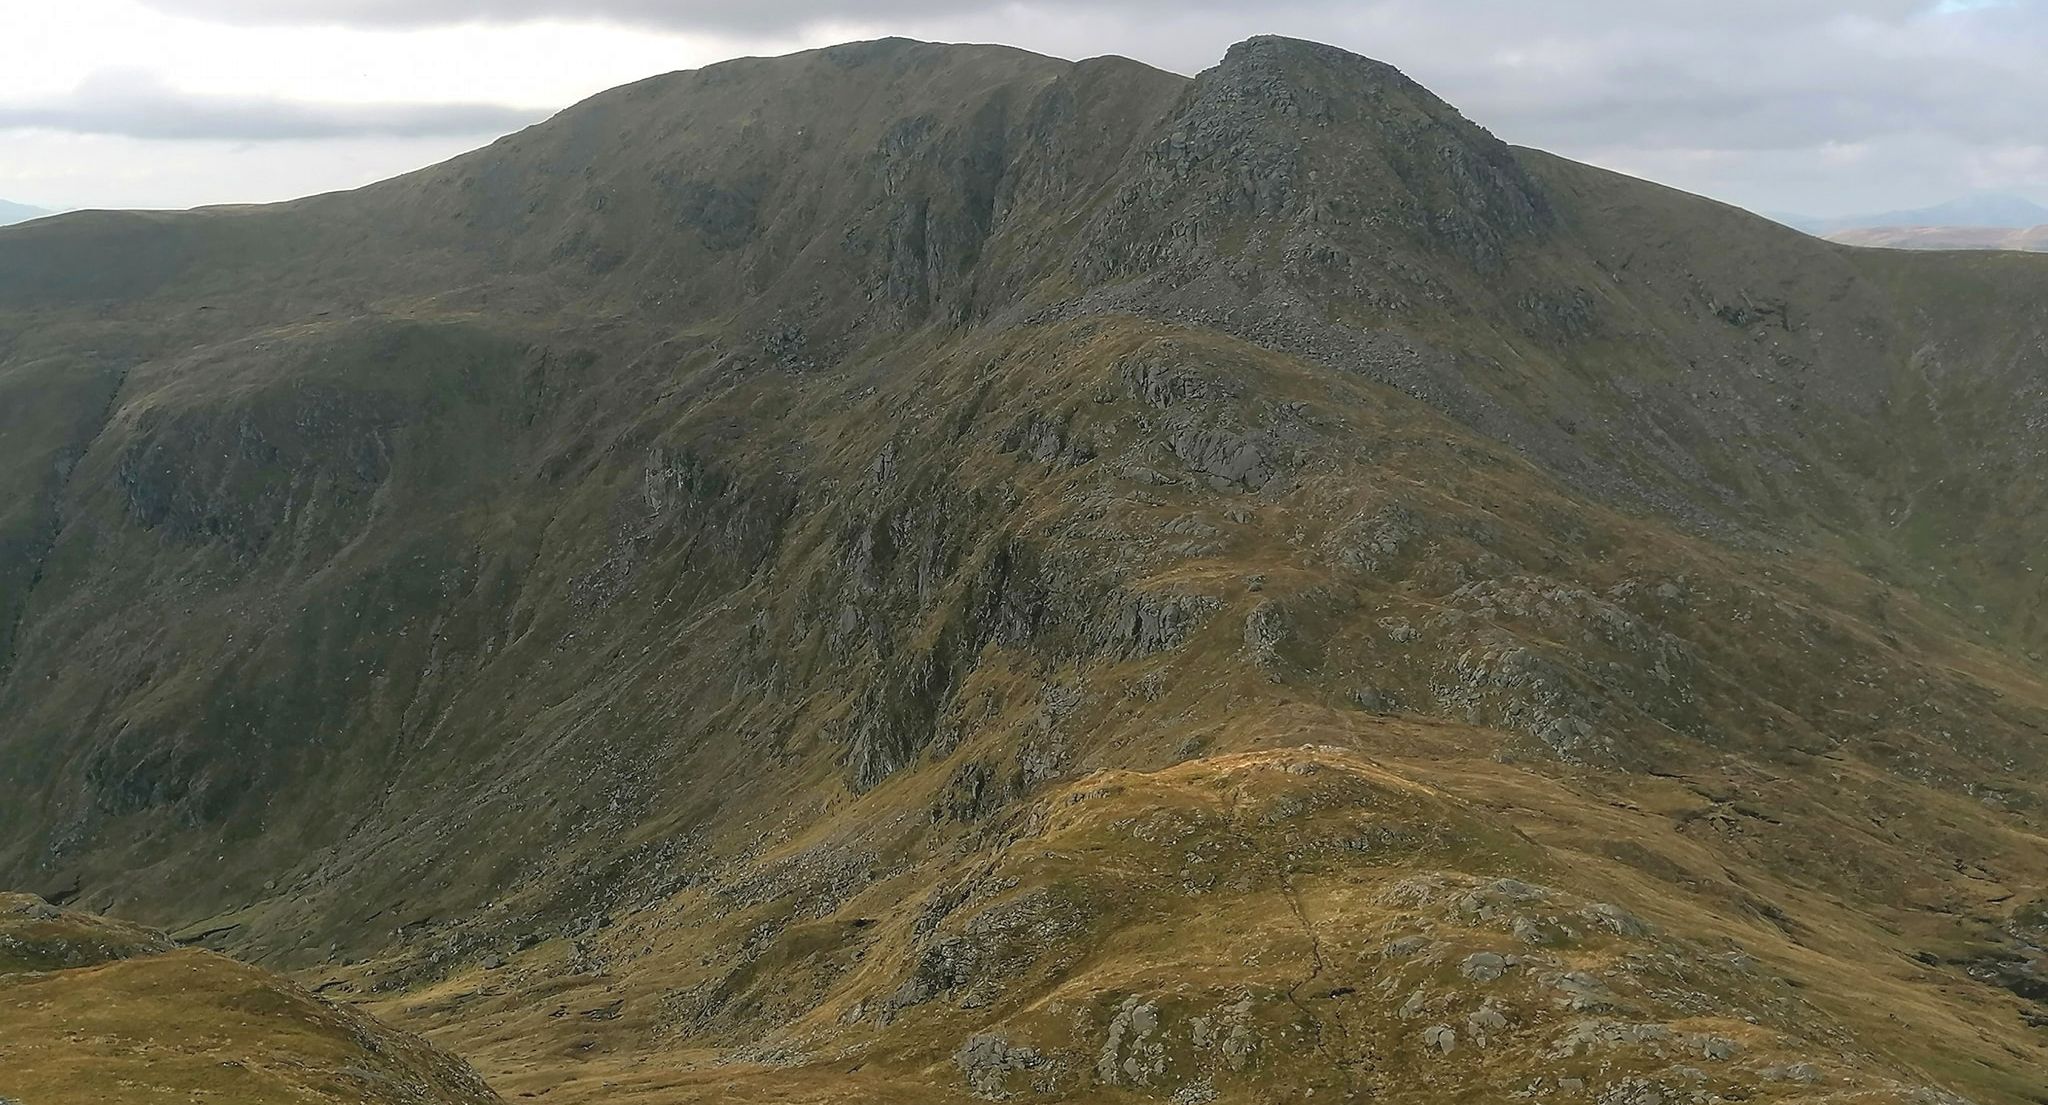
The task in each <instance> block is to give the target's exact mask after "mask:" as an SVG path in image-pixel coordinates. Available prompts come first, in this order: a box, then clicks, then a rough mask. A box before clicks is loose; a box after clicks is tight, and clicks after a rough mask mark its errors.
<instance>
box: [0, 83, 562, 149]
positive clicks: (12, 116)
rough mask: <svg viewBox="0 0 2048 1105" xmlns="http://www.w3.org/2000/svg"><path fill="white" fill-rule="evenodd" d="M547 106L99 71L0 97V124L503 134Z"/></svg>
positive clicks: (181, 132) (113, 131) (205, 135)
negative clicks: (339, 97) (370, 99)
mask: <svg viewBox="0 0 2048 1105" xmlns="http://www.w3.org/2000/svg"><path fill="white" fill-rule="evenodd" d="M543 114H545V113H543V112H538V111H534V110H531V109H528V108H517V107H505V106H501V105H497V104H432V103H429V104H345V103H318V102H309V101H299V100H286V99H279V98H276V97H262V96H218V95H199V94H194V93H188V92H180V91H177V90H175V89H172V88H169V87H167V86H166V85H164V84H163V83H161V82H160V81H158V80H156V79H155V78H153V77H151V76H149V75H147V74H136V73H102V74H100V75H98V76H95V77H94V78H93V79H91V80H89V81H87V82H85V83H84V84H82V85H80V86H79V87H78V88H77V89H76V90H75V91H73V92H72V93H71V94H69V95H67V96H62V97H58V98H55V99H47V100H39V101H33V102H27V103H13V104H8V103H0V130H50V131H64V132H68V133H74V134H103V135H120V136H122V137H127V138H157V139H176V140H193V139H231V140H237V141H251V142H264V141H281V140H288V139H332V138H347V137H364V136H381V137H394V138H418V137H439V136H471V135H474V136H482V135H496V134H503V133H505V132H507V131H511V130H516V129H518V128H520V127H523V126H526V125H527V124H530V123H533V122H536V121H538V120H539V118H540V117H541V116H542V115H543Z"/></svg>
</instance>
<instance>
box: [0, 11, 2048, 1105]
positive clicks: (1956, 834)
mask: <svg viewBox="0 0 2048 1105" xmlns="http://www.w3.org/2000/svg"><path fill="white" fill-rule="evenodd" d="M2044 430H2048V258H2042V257H2039V256H2029V255H2022V254H1991V253H1986V254H1947V253H1929V254H1909V253H1903V252H1897V251H1876V250H1859V249H1854V248H1850V247H1845V246H1840V245H1836V244H1832V243H1827V242H1823V241H1819V240H1817V239H1813V238H1809V237H1806V236H1804V235H1801V234H1798V233H1796V232H1793V231H1790V230H1787V229H1785V228H1783V227H1780V226H1777V225H1775V224H1772V223H1769V222H1767V221H1765V220H1762V219H1759V218H1755V217H1753V216H1750V215H1748V214H1746V213H1743V212H1740V211H1737V210H1735V209H1732V208H1728V207H1725V206H1722V205H1719V204H1715V203H1712V202H1710V201H1706V200H1702V199H1699V198H1697V197H1693V196H1687V195H1683V194H1680V193H1676V192H1672V191H1670V190H1667V189H1663V188H1659V187H1656V186H1654V185H1650V184H1646V183H1644V182H1641V181H1636V180H1631V179H1628V178H1624V177H1620V176H1616V175H1614V174H1611V173H1607V172H1603V171H1600V170H1597V169H1592V168H1589V167H1586V166H1582V165H1577V164H1574V163H1571V162H1568V161H1565V160H1562V159H1559V158H1556V157H1553V156H1550V155H1548V154H1544V153H1541V152H1538V151H1532V150H1524V149H1517V148H1513V147H1510V146H1507V145H1506V144H1504V143H1502V142H1500V141H1498V140H1497V139H1496V138H1494V137H1493V136H1492V135H1491V134H1489V133H1488V132H1486V131H1485V130H1484V129H1482V128H1481V127H1479V126H1477V125H1475V124H1473V123H1471V122H1469V121H1467V120H1465V119H1464V118H1463V117H1462V116H1461V115H1459V114H1458V112H1457V111H1456V110H1455V109H1453V108H1452V107H1450V106H1449V105H1447V104H1444V103H1443V102H1442V101H1440V100H1438V99H1437V98H1436V97H1434V96H1432V95H1431V94H1430V93H1428V92H1427V91H1426V90H1424V89H1422V88H1421V87H1419V86H1417V85H1416V84H1414V83H1413V82H1411V81H1409V80H1408V79H1407V78H1405V77H1403V76H1402V75H1401V74H1399V73H1398V72H1396V71H1395V70H1393V69H1392V68H1390V67H1387V66H1385V65H1382V64H1379V63H1377V62H1373V61H1369V60H1367V59H1364V58H1359V57H1357V56H1355V55H1351V54H1348V53H1345V52H1344V51H1341V50H1336V49H1334V48H1330V47H1325V46H1318V45H1313V44H1309V43H1302V42H1296V41H1291V40H1286V39H1278V38H1261V39H1254V40H1252V41H1250V42H1247V43H1243V44H1240V45H1239V46H1237V47H1234V48H1233V49H1232V50H1231V51H1230V53H1229V54H1228V55H1227V56H1226V57H1225V59H1224V60H1223V61H1222V62H1221V63H1220V64H1219V65H1218V66H1217V67H1215V68H1213V69H1211V70H1209V71H1207V72H1205V73H1203V74H1201V75H1200V76H1198V77H1196V78H1193V79H1188V78H1183V77H1179V76H1176V75H1172V74H1167V73H1162V72H1158V71H1155V70H1152V69H1149V68H1146V67H1144V66H1141V65H1138V64H1136V63H1134V62H1130V61H1126V60H1122V59H1115V58H1103V59H1094V60H1090V61H1084V62H1078V63H1070V62H1065V61H1060V60H1056V59H1050V58H1044V57H1038V56H1035V55H1031V54H1027V53H1023V52H1020V51H1015V50H1008V49H1003V48H997V47H966V46H936V45H930V44H923V43H914V42H906V41H900V40H891V41H884V42H874V43H861V44H854V45H849V46H842V47H835V48H832V49H828V50H822V51H814V52H810V53H805V54H798V55H793V56H790V57H786V58H776V59H749V60H743V61H735V62H729V63H725V64H721V65H717V66H712V67H709V68H706V69H703V70H698V71H694V72H688V73H677V74H671V75H669V76H665V77H658V78H654V79H651V80H648V81H643V82H640V83H638V84H634V85H630V86H627V87H624V88H620V89H616V90H613V91H611V92H608V93H605V94H603V95H600V96H598V97H595V98H593V99H592V100H589V101H587V102H585V103H583V104H580V105H578V106H576V107H574V108H572V109H570V110H568V111H566V112H564V113H562V114H561V115H560V116H557V117H556V118H554V119H552V120H550V121H548V122H546V123H543V124H541V125H539V126H536V127H533V128H530V129H528V130H526V131H523V132H521V133H519V134H517V135H513V136H511V137H508V138H506V139H503V140H501V141H499V142H497V143H495V144H493V145H492V146H490V147H488V148H486V149H483V150H479V151H477V152H475V153H472V154H469V155H466V156H464V157H461V158H457V159H455V160H454V161H451V162H448V163H446V164H443V165H439V166H435V167H433V168H430V169H426V170H422V171H421V172H418V173H414V174H410V175H408V176H405V177H401V178H398V179H395V180H392V181H387V182H385V183H382V184H378V185H374V186H372V187H369V188H365V189H361V190H358V191H355V192H349V193H340V194H335V195H329V196H320V197H314V198H311V199H307V200H302V201H298V202H295V203H290V204H283V205H276V206H270V207H258V208H222V209H209V210H201V211H195V212H189V213H180V214H133V213H75V214H70V215H65V216H61V217H58V218H54V219H46V220H41V221H38V222H35V223H32V224H26V225H22V226H18V227H10V228H8V229H6V230H4V231H0V627H5V629H4V632H6V633H7V634H8V636H7V637H6V638H5V639H0V657H4V658H5V659H4V667H0V763H4V764H5V765H6V770H5V771H4V772H0V885H9V886H14V887H19V888H21V889H23V890H32V891H52V892H54V891H56V890H59V889H69V888H73V887H75V888H76V896H75V898H74V899H73V900H72V901H71V902H70V903H69V904H71V905H74V906H77V907H79V908H82V909H89V910H93V911H96V912H98V913H104V914H110V915H113V916H117V917H121V918H124V919H127V920H132V921H136V922H141V923H146V924H151V925H155V926H158V927H161V928H164V929H166V930H169V931H171V932H172V934H173V935H175V936H182V937H186V938H190V939H193V940H195V941H197V942H198V943H201V944H204V945H206V946H208V947H211V948H214V949H215V950H218V951H224V952H227V953H229V954H232V955H234V956H235V957H237V958H239V959H241V960H244V961H245V962H248V963H252V964H256V965H258V966H260V967H262V968H265V969H269V970H273V971H279V972H285V973H288V974H292V975H294V976H295V977H296V978H297V980H298V981H299V982H300V983H303V984H304V985H305V986H306V987H307V988H309V989H312V988H317V989H318V991H319V993H320V994H321V995H322V997H324V998H330V999H338V1000H346V1001H349V1002H353V1003H357V1004H360V1005H362V1006H364V1007H365V1008H366V1009H368V1010H373V1011H375V1012H376V1013H378V1014H380V1015H382V1016H384V1017H386V1018H388V1019H391V1020H395V1021H396V1022H398V1023H399V1024H401V1025H403V1026H404V1027H406V1028H409V1029H413V1030H417V1031H420V1032H423V1033H425V1034H426V1035H427V1036H429V1037H430V1038H432V1039H433V1040H434V1042H435V1043H436V1044H437V1045H438V1046H439V1047H441V1048H443V1049H446V1050H448V1051H452V1052H453V1053H455V1054H459V1055H461V1056H462V1057H463V1058H464V1059H466V1060H468V1061H469V1062H471V1063H473V1064H475V1066H476V1067H477V1068H478V1069H479V1070H481V1071H482V1072H483V1073H484V1075H485V1076H486V1077H488V1078H489V1079H491V1081H492V1083H493V1085H494V1086H496V1087H497V1089H498V1090H499V1091H500V1092H502V1093H504V1094H505V1095H506V1096H507V1097H508V1098H510V1097H513V1096H514V1095H516V1094H520V1093H535V1094H538V1093H542V1092H546V1093H547V1094H548V1100H550V1101H553V1102H562V1101H570V1102H573V1101H607V1102H609V1101H617V1100H630V1101H646V1102H663V1101H696V1100H707V1101H708V1100H748V1099H759V1100H777V1101H806V1102H809V1101H818V1102H824V1101H944V1100H967V1099H972V1098H976V1097H980V1098H1002V1097H1008V1098H1014V1099H1017V1100H1033V1099H1044V1100H1071V1101H1080V1100H1091V1101H1092V1100H1109V1101H1139V1100H1159V1101H1174V1102H1205V1101H1225V1100H1228V1101H1266V1100H1299V1099H1301V1098H1302V1097H1303V1096H1304V1095H1305V1094H1306V1093H1307V1092H1309V1091H1315V1093H1316V1095H1317V1096H1316V1100H1324V1099H1326V1096H1328V1095H1334V1096H1335V1097H1336V1099H1338V1100H1346V1099H1357V1100H1367V1099H1370V1100H1384V1101H1389V1102H1415V1103H1422V1102H1450V1101H1465V1100H1481V1099H1494V1098H1499V1099H1503V1100H1505V1099H1508V1098H1510V1097H1517V1096H1520V1097H1528V1098H1533V1099H1536V1100H1554V1101H1560V1102H1565V1101H1581V1100H1583V1101H1597V1102H1601V1103H1603V1105H1665V1103H1669V1102H1691V1101H1701V1102H1704V1101H1711V1100H1738V1099H1740V1100H1753V1101H1821V1100H1832V1101H1857V1102H1890V1101H1899V1102H1907V1101H1914V1102H1948V1101H1957V1100H1967V1101H1972V1102H1978V1103H1981V1105H2021V1103H2033V1102H2038V1101H2040V1100H2041V1097H2040V1093H2041V1087H2042V1085H2043V1082H2042V1079H2041V1076H2040V1072H2041V1071H2042V1070H2044V1069H2048V1037H2044V1036H2043V1034H2042V1030H2041V1028H2040V1027H2039V1025H2040V1024H2042V1023H2044V1018H2048V1007H2044V1006H2043V1005H2042V1000H2041V996H2040V995H2041V988H2040V986H2038V985H2036V981H2035V980H2038V979H2040V978H2043V977H2048V948H2044V945H2043V941H2042V933H2041V925H2040V917H2041V912H2042V910H2043V909H2048V841H2044V839H2043V833H2044V830H2048V804H2044V803H2048V682H2044V669H2043V666H2042V662H2041V659H2040V656H2041V653H2042V650H2043V649H2048V621H2044V616H2048V606H2044V590H2043V588H2042V586H2041V584H2040V583H2039V582H2038V580H2039V577H2040V574H2041V572H2042V571H2048V560H2044V557H2043V554H2042V553H2041V552H2040V550H2041V549H2042V548H2043V547H2044V538H2048V533H2044V532H2043V528H2044V522H2043V519H2048V511H2044V510H2042V509H2039V508H2040V506H2041V505H2042V502H2041V500H2042V488H2043V480H2044V477H2048V455H2044V452H2043V449H2044V445H2043V442H2044V441H2048V436H2044V434H2043V431H2044ZM1304 980H1307V981H1304ZM0 985H4V983H0ZM13 1061H14V1060H13V1058H12V1057H10V1056H8V1055H7V1054H6V1053H4V1052H0V1093H6V1092H8V1086H7V1081H6V1079H7V1078H8V1076H9V1075H10V1073H14V1072H10V1070H9V1067H8V1064H9V1063H10V1062H13ZM17 1077H19V1075H18V1074H17ZM1347 1095H1348V1096H1347ZM23 1100H24V1101H33V1100H35V1099H34V1098H33V1097H28V1098H23Z"/></svg>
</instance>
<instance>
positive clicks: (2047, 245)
mask: <svg viewBox="0 0 2048 1105" xmlns="http://www.w3.org/2000/svg"><path fill="white" fill-rule="evenodd" d="M1827 237H1828V240H1829V241H1834V242H1841V243H1843V244H1844V245H1852V246H1882V247H1885V248H1889V249H2017V250H2028V251H2031V252H2035V253H2048V225H2043V226H2036V227H2030V228H2028V229H2025V230H2007V229H2005V228H2003V227H1986V226H1902V227H1876V228H1871V229H1863V230H1842V231H1837V232H1836V233H1833V234H1830V235H1827Z"/></svg>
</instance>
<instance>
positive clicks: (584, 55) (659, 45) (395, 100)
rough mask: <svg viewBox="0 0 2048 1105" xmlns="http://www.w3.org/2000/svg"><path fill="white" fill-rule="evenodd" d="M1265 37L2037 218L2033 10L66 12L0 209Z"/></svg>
mask: <svg viewBox="0 0 2048 1105" xmlns="http://www.w3.org/2000/svg"><path fill="white" fill-rule="evenodd" d="M1261 33H1277V34H1290V35H1296V36H1300V37H1304V38H1312V39H1317V40H1320V41H1325V42H1331V43H1334V44H1336V45H1339V46H1343V47H1346V48H1348V49H1352V50H1356V51H1358V52H1360V53H1364V54H1368V55H1371V56H1373V57H1377V58H1380V59H1382V60H1385V61H1388V62H1391V63H1392V64H1394V65H1397V66H1399V67H1401V68H1402V69H1404V70H1406V71H1407V72H1409V73H1410V74H1411V75H1412V76H1414V77H1416V78H1417V79H1418V80H1421V81H1422V82H1423V83H1425V84H1427V85H1429V86H1431V87H1432V88H1434V89H1435V90H1436V91H1437V92H1439V93H1440V94H1442V95H1443V96H1444V97H1445V98H1447V99H1449V100H1451V101H1452V102H1453V103H1456V104H1458V105H1459V106H1460V107H1461V108H1463V109H1464V110H1465V112H1466V114H1468V115H1470V116H1471V117H1473V118H1474V119H1476V120H1478V121H1480V122H1481V123H1484V124H1486V125H1487V126H1489V127H1491V128H1492V129H1493V130H1494V131H1495V132H1496V133H1499V134H1500V135H1501V136H1502V137H1504V138H1507V139H1508V140H1510V141H1515V142H1521V143H1525V144H1529V145H1537V146H1542V147H1545V148H1549V149H1553V150H1556V151H1557V152H1559V153H1563V154H1566V155H1568V156H1573V157H1578V158H1581V159H1585V160H1591V161H1594V162H1597V163H1599V164H1603V165H1607V166H1610V167H1613V168H1617V169H1620V170H1623V171H1626V172H1633V173H1637V174H1639V175H1644V176H1649V177H1652V178H1653V179H1657V180H1661V181H1664V182H1666V183H1670V184H1673V185H1676V186H1678V187H1682V188H1687V189H1690V190H1694V191H1701V192H1705V193H1708V194H1712V195H1716V196H1719V197H1722V198H1725V199H1729V200H1732V201H1735V202H1738V203H1743V204H1746V205H1749V206H1752V207H1757V208H1761V209H1766V210H1803V211H1810V212H1815V213H1821V214H1830V213H1838V212H1844V211H1853V210H1861V209H1873V208H1892V207H1906V206H1915V205H1918V204H1922V203H1928V202H1933V201H1937V200H1942V199H1947V198H1951V197H1953V196H1955V195H1959V194H1963V193H1967V192H1971V191H1983V190H2005V191H2015V192H2019V193H2021V194H2025V195H2030V196H2032V197H2034V198H2036V199H2040V200H2048V126H2044V125H2043V124H2042V122H2041V121H2040V117H2041V116H2042V115H2043V114H2044V109H2048V65H2043V64H2041V60H2040V59H2042V58H2043V57H2048V2H2044V0H2012V2H1998V0H1946V2H1942V0H1840V2H1825V3H1824V2H1819V0H1723V2H1721V3H1716V4H1711V5H1709V4H1700V3H1696V2H1684V3H1680V2H1671V0H1551V2H1549V3H1544V4H1534V3H1529V2H1527V0H1279V2H1277V3H1266V4H1262V5H1258V6H1256V9H1254V6H1253V5H1248V4H1244V3H1241V2H1236V0H1177V2H1172V3H1168V2H1162V0H1086V2H1083V0H1006V2H984V0H863V2H860V3H853V2H849V0H837V2H832V0H754V2H751V3H742V4H733V3H705V2H699V0H70V2H68V3H67V4H65V5H63V6H61V7H57V6H52V5H37V6H36V8H35V9H34V10H33V13H24V14H12V13H9V14H6V15H0V196H6V197H7V198H11V199H18V200H25V201H28V202H38V203H43V204H46V205H47V204H62V205H77V204H80V203H138V204H148V203H161V204H184V203H192V202H200V201H210V200H222V201H228V200H251V199H271V198H279V197H281V196H282V195H285V194H289V193H290V192H292V191H300V190H305V189H306V188H307V181H308V180H310V179H313V178H316V177H317V178H319V180H320V181H323V182H328V183H327V184H326V186H333V187H339V186H344V185H352V184H355V183H360V182H362V180H364V179H370V178H373V177H374V176H381V175H386V174H388V173H389V172H395V171H399V170H401V169H404V168H410V167H414V165H416V164H417V163H418V162H413V161H410V160H409V159H411V158H416V157H424V158H426V159H428V160H431V159H432V158H435V157H439V156H442V150H443V149H444V148H445V149H448V152H453V149H455V148H460V147H461V146H462V145H463V144H467V145H476V144H480V143H481V142H482V141H484V140H486V139H488V138H489V137H491V136H492V135H493V134H495V133H499V132H502V131H503V130H506V129H511V128H512V127H513V126H516V125H517V124H518V123H519V122H520V121H521V120H523V119H525V118H528V117H531V116H532V115H534V114H536V113H540V112H543V111H545V110H547V109H553V108H558V107H561V106H565V105H566V104H568V103H570V102H572V101H573V100H575V99H577V98H580V97H582V96H584V95H588V94H590V93H592V92H595V91H598V90H600V89H602V88H604V87H608V86H610V85H613V84H618V83H623V82H625V81H628V80H632V79H636V78H639V77H642V76H647V75H649V74H652V73H657V72H663V71H667V70H672V69H678V68H686V67H691V66H695V65H701V64H704V63H707V62H709V61H713V60H717V59H719V58H724V57H731V56H736V55H740V54H764V53H780V52H784V51H787V50H791V49H798V48H802V47H806V46H813V45H821V44H824V43H827V42H833V41H840V40H844V39H849V38H859V37H873V36H875V35H880V34H906V35H911V36H914V37H923V38H933V39H940V40H945V41H996V42H1007V43H1010V44H1013V45H1018V46H1022V47H1025V48H1027V49H1035V50H1040V51H1044V52H1047V53H1052V54H1056V55H1060V56H1065V57H1085V56H1092V55H1096V54H1102V53H1119V54H1125V55H1128V56H1131V57H1135V58H1138V59H1140V60H1143V61H1147V62H1150V63H1152V64H1155V65H1160V66H1162V67H1164V68H1169V69H1173V70H1176V71H1179V72H1184V73H1192V72H1196V71H1199V70H1200V69H1202V68H1204V67H1206V66H1207V65H1209V64H1212V63H1213V62H1214V61H1215V59H1216V58H1218V57H1219V56H1221V54H1222V52H1223V50H1224V49H1225V48H1226V47H1227V46H1228V45H1229V44H1230V43H1232V42H1234V41H1237V40H1239V39H1242V38H1245V37H1248V36H1250V35H1253V34H1261ZM109 71H115V72H118V73H119V74H121V75H120V76H118V77H111V76H109V75H108V74H109ZM145 82H154V83H153V84H151V83H145ZM124 89H125V91H124ZM138 93H140V94H138ZM25 123H34V124H35V125H36V127H37V128H38V129H36V130H33V131H31V130H25V129H21V128H22V126H23V124H25ZM9 127H13V128H15V129H11V130H10V129H7V128H9ZM465 130H470V131H471V133H468V134H465V133H463V132H464V131H465ZM81 134H93V135H99V136H101V139H100V140H99V141H97V142H91V143H88V142H84V141H83V140H82V139H80V138H78V137H77V136H79V135H81ZM131 156H133V157H136V158H138V160H137V161H136V162H135V163H134V164H130V163H128V162H127V161H125V160H124V159H126V158H129V157H131ZM31 159H33V160H34V161H35V162H37V164H34V165H30V164H26V162H27V161H29V160H31ZM52 159H54V161H53V160H52ZM152 160H155V161H156V163H157V167H156V168H155V169H153V170H149V171H143V172H137V171H135V169H136V166H137V165H145V164H148V163H149V162H150V161H152ZM210 164H217V165H219V166H220V167H221V168H220V171H219V172H217V173H216V172H209V171H208V169H207V166H208V165H210ZM230 166H232V167H233V168H232V170H231V169H230ZM20 182H33V183H35V185H36V190H35V191H33V192H29V193H26V194H21V195H12V194H10V191H9V190H10V189H16V190H19V189H17V183H20ZM23 186H24V187H25V186H26V184H25V183H24V185H23ZM320 186H322V184H319V183H315V184H313V185H312V187H320Z"/></svg>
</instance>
